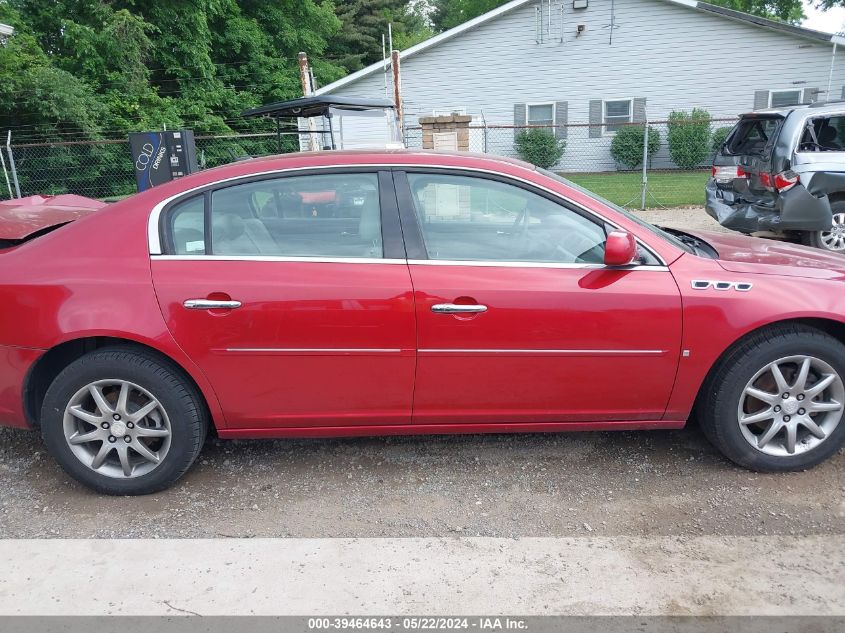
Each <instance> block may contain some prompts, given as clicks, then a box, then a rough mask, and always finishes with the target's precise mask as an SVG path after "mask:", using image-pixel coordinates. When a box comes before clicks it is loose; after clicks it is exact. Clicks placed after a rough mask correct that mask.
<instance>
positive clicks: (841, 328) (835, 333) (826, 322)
mask: <svg viewBox="0 0 845 633" xmlns="http://www.w3.org/2000/svg"><path fill="white" fill-rule="evenodd" d="M796 325H797V326H803V327H805V328H812V329H814V330H820V331H822V332H824V333H825V334H827V335H829V336H832V337H833V338H835V339H836V340H838V341H839V342H840V343H842V344H843V345H845V323H841V322H839V321H834V320H832V319H820V318H801V319H789V320H786V321H776V322H774V323H767V324H766V325H764V326H761V327H759V328H757V329H755V330H751V331H750V332H747V333H745V334H743V335H742V336H741V337H740V338H738V339H737V340H735V341H734V342H733V343H732V344H731V345H730V346H728V348H727V349H726V350H725V351H723V352H722V353H721V354H720V355H719V358H717V359H716V362H715V363H713V366H712V367H711V368H710V371H708V372H707V376H705V378H704V380H703V381H702V383H701V386H700V387H699V388H698V394H697V395H696V398H695V406H694V409H697V408H698V406H699V400H700V398H701V397H702V395H703V394H704V393H705V391H706V390H707V388H708V385H709V383H710V380H711V378H712V377H713V375H714V374H715V373H716V372H717V371H718V370H719V368H720V367H721V365H722V363H723V362H724V361H725V359H727V358H728V357H729V356H730V355H731V353H732V352H733V351H734V350H735V349H736V348H737V347H738V346H740V345H742V344H743V343H744V342H745V341H746V340H748V339H749V338H750V337H752V336H757V335H759V334H760V333H761V332H765V331H767V330H774V329H777V328H783V327H788V326H796Z"/></svg>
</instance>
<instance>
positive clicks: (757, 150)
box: [724, 117, 783, 156]
mask: <svg viewBox="0 0 845 633" xmlns="http://www.w3.org/2000/svg"><path fill="white" fill-rule="evenodd" d="M782 124H783V119H782V118H781V117H753V118H751V117H750V118H746V119H742V120H741V121H740V122H739V123H737V125H736V128H734V131H733V133H732V134H731V135H730V136H729V137H728V141H727V143H725V149H724V152H725V153H726V154H734V155H736V154H741V155H744V156H762V155H764V154H766V153H767V151H768V150H769V149H771V147H772V145H773V144H774V142H775V138H776V137H777V134H778V132H779V131H780V126H781V125H782Z"/></svg>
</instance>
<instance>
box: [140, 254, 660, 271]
mask: <svg viewBox="0 0 845 633" xmlns="http://www.w3.org/2000/svg"><path fill="white" fill-rule="evenodd" d="M150 258H151V259H152V260H154V261H192V262H213V261H222V262H279V263H285V262H287V263H303V264H306V263H311V264H391V265H397V264H408V265H412V266H466V267H476V268H552V269H555V268H558V269H563V270H569V269H573V270H608V271H609V270H619V271H629V270H642V271H647V272H655V273H666V272H669V268H668V267H667V266H647V265H635V266H619V267H608V266H604V265H602V264H556V263H553V262H552V263H547V262H504V261H502V262H498V261H480V260H479V261H475V260H446V259H378V258H372V257H273V256H269V255H150Z"/></svg>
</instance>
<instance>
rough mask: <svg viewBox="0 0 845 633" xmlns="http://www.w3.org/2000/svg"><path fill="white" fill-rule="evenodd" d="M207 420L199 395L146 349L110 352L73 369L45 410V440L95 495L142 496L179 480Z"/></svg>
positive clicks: (199, 442)
mask: <svg viewBox="0 0 845 633" xmlns="http://www.w3.org/2000/svg"><path fill="white" fill-rule="evenodd" d="M206 419H207V416H206V413H205V407H204V406H203V403H202V400H201V398H200V396H199V394H198V393H197V391H196V388H194V387H193V385H191V384H190V383H188V381H187V380H185V378H183V377H182V376H181V375H180V373H179V372H178V370H176V368H175V367H173V366H171V365H170V363H167V362H166V361H164V360H162V359H160V358H158V357H157V356H155V355H153V354H149V353H148V352H146V351H144V350H141V349H133V348H104V349H100V350H96V351H94V352H91V353H90V354H87V355H85V356H83V357H82V358H80V359H79V360H77V361H75V362H73V363H71V364H70V365H69V366H68V367H66V368H65V369H64V370H63V371H62V372H61V373H60V374H59V375H58V376H57V377H56V379H55V380H54V381H53V384H52V385H50V388H49V389H48V390H47V394H46V396H45V398H44V405H43V407H42V409H41V433H42V435H43V436H44V441H45V444H46V445H47V449H48V450H49V451H50V453H51V455H53V457H54V458H55V459H56V461H57V462H58V463H59V465H60V466H61V467H62V468H63V469H64V470H65V472H67V473H68V474H69V475H70V476H71V477H73V478H74V479H76V480H77V481H79V482H81V483H82V484H84V485H86V486H88V487H89V488H93V489H94V490H96V491H97V492H101V493H104V494H111V495H139V494H149V493H152V492H157V491H159V490H163V489H164V488H167V487H169V486H171V485H172V484H173V483H174V482H175V481H176V480H177V479H179V478H180V477H181V476H182V475H183V474H184V473H185V471H186V470H188V468H189V467H190V466H191V464H192V463H193V462H194V460H195V459H196V457H197V455H198V454H199V451H200V448H201V447H202V444H203V440H204V439H205V433H206V427H207V423H206Z"/></svg>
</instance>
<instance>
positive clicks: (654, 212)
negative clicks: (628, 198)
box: [634, 207, 730, 232]
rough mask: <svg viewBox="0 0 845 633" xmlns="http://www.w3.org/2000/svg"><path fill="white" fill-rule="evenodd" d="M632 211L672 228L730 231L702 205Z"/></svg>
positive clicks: (649, 220) (648, 220)
mask: <svg viewBox="0 0 845 633" xmlns="http://www.w3.org/2000/svg"><path fill="white" fill-rule="evenodd" d="M634 213H635V214H636V215H638V216H639V217H641V218H642V219H643V220H645V221H646V222H651V223H652V224H657V225H659V226H668V227H669V228H673V229H688V230H696V229H699V230H707V231H722V232H730V231H729V229H726V228H725V227H723V226H722V225H721V224H719V223H718V222H716V220H714V219H713V218H711V217H710V216H709V215H707V212H706V211H705V210H704V207H682V208H678V209H646V210H645V211H639V210H635V211H634Z"/></svg>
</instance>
